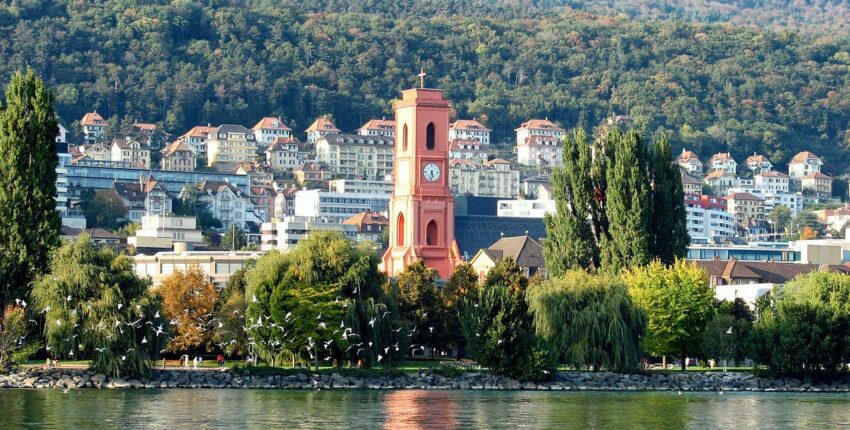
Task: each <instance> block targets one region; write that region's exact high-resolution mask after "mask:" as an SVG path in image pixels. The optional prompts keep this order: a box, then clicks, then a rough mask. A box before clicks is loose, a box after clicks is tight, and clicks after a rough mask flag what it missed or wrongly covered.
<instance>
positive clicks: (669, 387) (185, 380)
mask: <svg viewBox="0 0 850 430" xmlns="http://www.w3.org/2000/svg"><path fill="white" fill-rule="evenodd" d="M0 388H54V389H76V388H102V389H114V388H237V389H238V388H260V389H293V390H313V389H375V390H380V389H426V390H431V389H434V390H547V391H548V390H551V391H764V392H773V391H776V392H830V393H838V392H840V393H843V392H850V379H848V378H846V377H845V378H843V379H841V380H838V381H833V382H830V383H812V382H807V381H802V380H799V379H793V378H763V377H758V376H755V375H753V374H751V373H743V372H734V373H718V372H687V373H650V374H616V373H610V372H593V373H591V372H558V373H557V374H555V375H553V377H552V378H551V380H550V381H546V382H522V381H517V380H514V379H510V378H504V377H498V376H492V375H489V374H486V373H466V374H463V375H460V376H456V377H444V376H441V375H439V374H436V373H432V372H430V371H423V372H419V373H416V372H414V373H407V374H404V375H402V376H374V377H362V376H357V377H349V376H343V375H340V374H339V373H333V374H330V375H309V374H290V375H273V376H272V375H269V376H266V375H263V376H258V375H243V374H239V373H236V372H232V371H223V372H221V371H184V370H153V371H151V374H150V377H148V378H140V379H122V378H111V377H108V376H106V375H102V374H95V373H94V372H92V371H89V370H76V369H49V370H42V369H26V370H19V371H17V372H14V373H10V374H2V375H0Z"/></svg>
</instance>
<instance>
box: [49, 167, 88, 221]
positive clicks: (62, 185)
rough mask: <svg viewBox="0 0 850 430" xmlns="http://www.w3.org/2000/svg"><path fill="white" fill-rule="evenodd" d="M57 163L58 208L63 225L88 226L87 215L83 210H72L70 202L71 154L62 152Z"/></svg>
mask: <svg viewBox="0 0 850 430" xmlns="http://www.w3.org/2000/svg"><path fill="white" fill-rule="evenodd" d="M57 155H59V164H57V165H56V210H57V211H59V217H60V218H62V225H64V226H67V227H72V228H86V217H85V216H84V215H83V213H82V212H81V211H78V210H71V206H70V205H69V202H68V165H70V164H71V154H68V153H65V152H60V153H59V154H57Z"/></svg>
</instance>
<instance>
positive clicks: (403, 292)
mask: <svg viewBox="0 0 850 430" xmlns="http://www.w3.org/2000/svg"><path fill="white" fill-rule="evenodd" d="M439 278H440V274H439V272H437V271H436V270H434V269H431V268H430V267H427V266H425V262H424V261H423V260H417V261H416V262H414V263H413V264H409V265H408V266H407V267H405V268H404V270H402V271H401V272H399V274H398V276H397V278H396V280H395V282H394V283H392V284H391V286H390V289H391V292H392V295H393V297H395V301H396V303H397V306H398V309H399V312H401V318H402V320H403V321H404V322H405V323H406V324H407V325H408V326H409V327H411V330H412V332H413V336H412V338H411V343H412V344H416V345H421V346H422V347H430V348H444V347H446V346H448V344H449V336H448V333H446V327H445V310H446V308H445V306H444V301H443V300H442V297H441V295H440V292H439V291H438V290H437V279H439Z"/></svg>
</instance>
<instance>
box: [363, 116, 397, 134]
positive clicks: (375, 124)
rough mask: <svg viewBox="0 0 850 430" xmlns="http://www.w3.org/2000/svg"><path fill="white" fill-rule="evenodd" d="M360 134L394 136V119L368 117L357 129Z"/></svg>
mask: <svg viewBox="0 0 850 430" xmlns="http://www.w3.org/2000/svg"><path fill="white" fill-rule="evenodd" d="M357 134H359V135H361V136H381V137H388V138H395V121H393V120H390V119H386V118H384V119H370V120H369V121H368V122H366V124H363V126H362V127H360V128H358V129H357Z"/></svg>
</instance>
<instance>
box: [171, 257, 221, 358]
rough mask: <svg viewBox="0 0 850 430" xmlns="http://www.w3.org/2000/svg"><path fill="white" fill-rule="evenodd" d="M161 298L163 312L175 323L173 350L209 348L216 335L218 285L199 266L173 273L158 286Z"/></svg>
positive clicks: (183, 350) (205, 349)
mask: <svg viewBox="0 0 850 430" xmlns="http://www.w3.org/2000/svg"><path fill="white" fill-rule="evenodd" d="M156 292H157V294H159V295H160V296H161V297H162V303H163V311H164V312H165V316H166V317H168V318H169V319H170V320H171V324H172V325H173V326H174V333H173V335H172V340H171V342H170V343H169V345H168V350H169V351H171V352H185V351H193V350H195V351H197V350H202V351H209V347H210V344H211V343H212V338H213V327H211V326H212V325H214V324H216V323H218V321H215V320H214V319H213V310H214V308H215V303H216V299H217V294H216V290H215V287H214V286H213V285H212V284H211V283H209V281H207V277H206V275H204V273H203V272H202V271H201V268H200V267H198V266H197V265H192V266H190V267H189V268H188V270H186V272H174V273H173V274H172V275H171V276H169V277H167V278H165V279H163V281H162V283H161V284H160V285H159V287H157V289H156Z"/></svg>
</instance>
